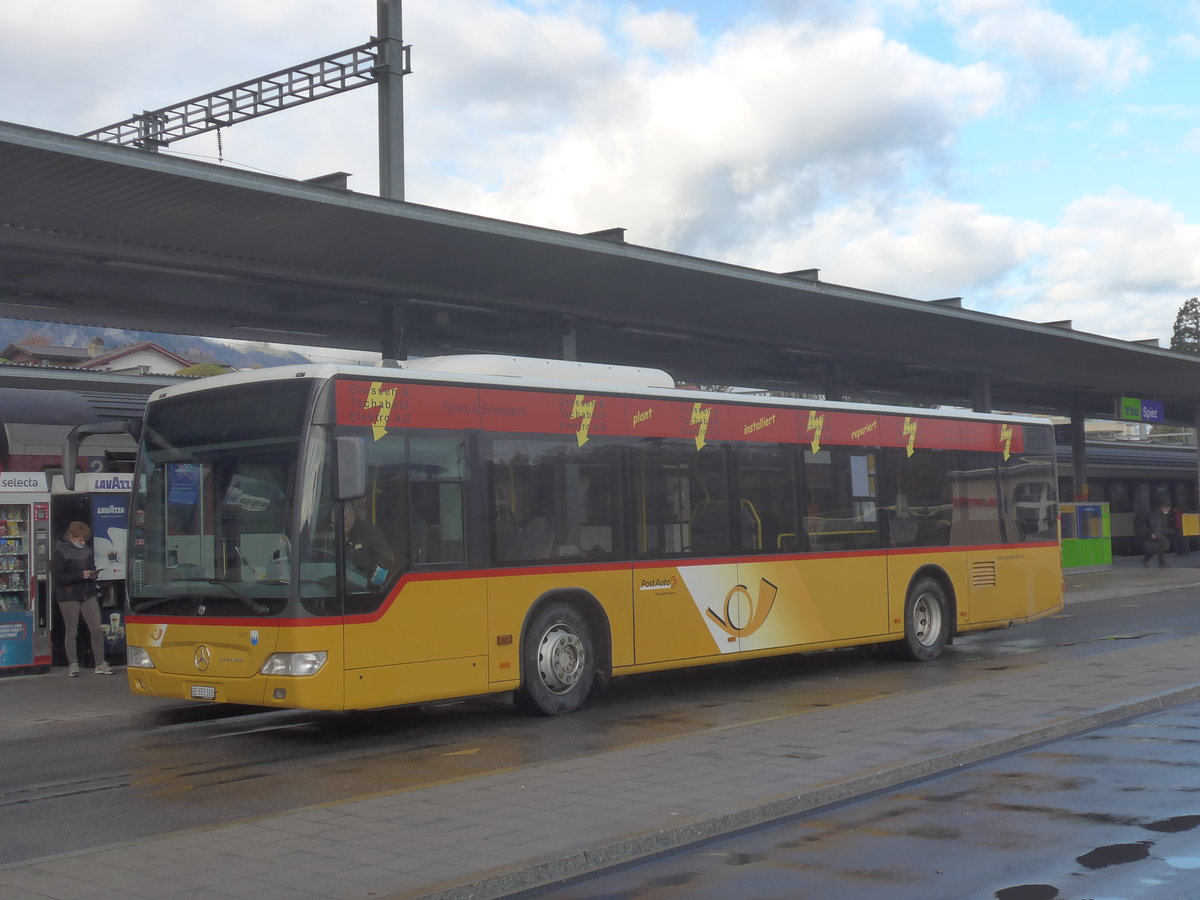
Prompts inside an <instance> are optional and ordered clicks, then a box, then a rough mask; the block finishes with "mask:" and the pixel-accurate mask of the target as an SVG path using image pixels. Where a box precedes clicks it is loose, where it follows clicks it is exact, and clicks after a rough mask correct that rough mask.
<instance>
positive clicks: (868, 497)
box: [804, 447, 880, 552]
mask: <svg viewBox="0 0 1200 900" xmlns="http://www.w3.org/2000/svg"><path fill="white" fill-rule="evenodd" d="M875 459H876V454H875V453H874V452H863V451H862V450H851V449H842V448H837V447H835V448H833V449H824V450H820V451H819V452H817V453H813V452H812V451H811V450H805V451H804V530H805V533H806V534H807V536H808V544H809V549H811V550H814V551H818V552H819V551H823V550H860V549H866V548H876V547H879V546H880V540H879V521H878V519H879V516H878V510H877V502H878V501H877V492H878V488H877V485H876V471H875Z"/></svg>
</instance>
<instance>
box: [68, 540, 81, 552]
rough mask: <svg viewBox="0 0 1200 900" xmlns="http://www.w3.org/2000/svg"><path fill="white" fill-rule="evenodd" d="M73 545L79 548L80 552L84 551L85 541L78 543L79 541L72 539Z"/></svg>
mask: <svg viewBox="0 0 1200 900" xmlns="http://www.w3.org/2000/svg"><path fill="white" fill-rule="evenodd" d="M71 543H72V544H73V545H74V546H76V547H78V548H79V549H80V550H82V549H83V541H77V540H75V538H71Z"/></svg>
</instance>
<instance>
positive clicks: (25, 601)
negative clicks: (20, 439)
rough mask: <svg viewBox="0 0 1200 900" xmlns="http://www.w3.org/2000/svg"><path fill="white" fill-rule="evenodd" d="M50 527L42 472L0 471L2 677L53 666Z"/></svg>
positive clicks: (0, 629) (47, 497) (0, 660)
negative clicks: (49, 579)
mask: <svg viewBox="0 0 1200 900" xmlns="http://www.w3.org/2000/svg"><path fill="white" fill-rule="evenodd" d="M49 526H50V491H49V486H48V484H47V478H46V476H45V474H43V473H41V472H3V473H0V674H25V673H28V672H35V671H39V670H44V669H47V668H49V667H50V664H51V658H52V657H51V623H52V617H51V609H50V593H49V583H48V580H47V567H48V565H49V560H50V538H49Z"/></svg>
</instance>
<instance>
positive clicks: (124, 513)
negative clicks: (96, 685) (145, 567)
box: [50, 472, 133, 665]
mask: <svg viewBox="0 0 1200 900" xmlns="http://www.w3.org/2000/svg"><path fill="white" fill-rule="evenodd" d="M132 485H133V481H132V476H130V475H129V474H128V473H123V472H82V473H78V474H76V475H75V478H74V488H73V489H71V490H68V489H67V487H66V484H65V482H64V480H63V477H62V476H61V475H55V476H54V480H53V482H52V483H51V490H50V532H51V534H52V535H53V537H54V538H55V539H56V540H57V539H60V538H61V537H62V536H63V535H64V534H65V533H66V530H67V526H68V525H70V524H71V523H72V522H84V523H86V524H87V525H88V526H89V527H90V528H91V529H92V553H93V555H94V556H95V557H96V571H97V573H98V574H97V575H96V587H97V589H98V591H99V600H100V627H101V628H102V629H103V631H104V655H105V657H106V658H107V659H108V661H109V662H114V663H119V662H123V661H124V658H125V601H126V594H125V559H126V557H125V553H126V544H127V543H128V534H129V491H130V488H131V487H132ZM82 630H83V627H82V625H81V627H80V631H82ZM56 634H61V632H56ZM80 649H81V651H82V652H83V654H84V655H83V656H81V657H80V660H81V661H82V660H83V659H84V657H85V656H86V655H87V654H89V653H90V652H91V650H90V647H88V646H87V645H86V643H84V644H82V645H81V647H80ZM54 650H55V655H56V656H58V655H59V654H60V653H63V647H62V638H61V637H57V639H56V641H55V647H54ZM63 657H64V659H65V653H63ZM95 662H96V661H93V662H92V665H95Z"/></svg>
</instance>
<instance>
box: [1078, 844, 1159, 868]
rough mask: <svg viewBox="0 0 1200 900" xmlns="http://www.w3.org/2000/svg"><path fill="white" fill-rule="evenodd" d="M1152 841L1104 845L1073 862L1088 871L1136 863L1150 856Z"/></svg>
mask: <svg viewBox="0 0 1200 900" xmlns="http://www.w3.org/2000/svg"><path fill="white" fill-rule="evenodd" d="M1153 846H1154V841H1138V842H1137V843H1134V844H1106V845H1105V846H1103V847H1097V848H1096V849H1095V850H1089V851H1088V852H1087V853H1085V854H1083V856H1077V857H1075V862H1077V863H1079V864H1080V865H1081V866H1084V867H1085V868H1088V869H1105V868H1108V867H1109V866H1119V865H1121V864H1122V863H1131V862H1137V861H1138V860H1140V859H1146V858H1147V857H1149V856H1150V848H1151V847H1153Z"/></svg>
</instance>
